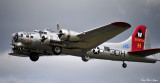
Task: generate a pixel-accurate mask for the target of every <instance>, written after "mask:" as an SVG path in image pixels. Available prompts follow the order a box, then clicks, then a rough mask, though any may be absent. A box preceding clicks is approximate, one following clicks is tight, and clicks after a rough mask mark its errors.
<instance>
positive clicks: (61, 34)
mask: <svg viewBox="0 0 160 83" xmlns="http://www.w3.org/2000/svg"><path fill="white" fill-rule="evenodd" d="M57 31H58V34H57V35H58V37H59V38H60V39H61V37H62V36H63V35H64V33H63V32H62V30H61V29H60V27H59V23H58V22H57Z"/></svg>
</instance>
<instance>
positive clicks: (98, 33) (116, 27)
mask: <svg viewBox="0 0 160 83" xmlns="http://www.w3.org/2000/svg"><path fill="white" fill-rule="evenodd" d="M130 27H131V25H130V24H128V23H125V22H114V23H111V24H109V25H106V26H102V27H100V28H96V29H92V30H89V31H85V32H82V33H81V34H79V35H78V37H79V38H80V40H81V41H83V42H78V43H77V44H76V45H77V46H78V47H79V48H81V49H84V50H86V51H88V50H90V49H92V48H95V47H96V46H98V45H100V44H102V43H104V42H106V41H108V40H109V39H111V38H113V37H115V36H116V35H118V34H120V33H121V32H123V31H125V30H127V29H128V28H130Z"/></svg>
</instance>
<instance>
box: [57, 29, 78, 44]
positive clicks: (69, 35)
mask: <svg viewBox="0 0 160 83" xmlns="http://www.w3.org/2000/svg"><path fill="white" fill-rule="evenodd" d="M78 34H79V33H78V32H75V31H70V30H65V29H61V30H59V34H58V36H59V38H60V39H61V40H63V41H78V40H79V39H80V38H79V37H78V36H77V35H78Z"/></svg>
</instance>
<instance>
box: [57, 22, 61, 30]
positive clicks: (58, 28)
mask: <svg viewBox="0 0 160 83" xmlns="http://www.w3.org/2000/svg"><path fill="white" fill-rule="evenodd" d="M59 30H60V27H59V23H58V22H57V31H59Z"/></svg>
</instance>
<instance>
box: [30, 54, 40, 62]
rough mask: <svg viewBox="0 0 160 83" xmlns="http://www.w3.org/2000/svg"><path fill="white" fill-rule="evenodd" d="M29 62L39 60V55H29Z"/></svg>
mask: <svg viewBox="0 0 160 83" xmlns="http://www.w3.org/2000/svg"><path fill="white" fill-rule="evenodd" d="M29 57H30V60H31V61H33V62H35V61H37V60H38V59H39V55H38V54H37V53H30V56H29Z"/></svg>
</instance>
